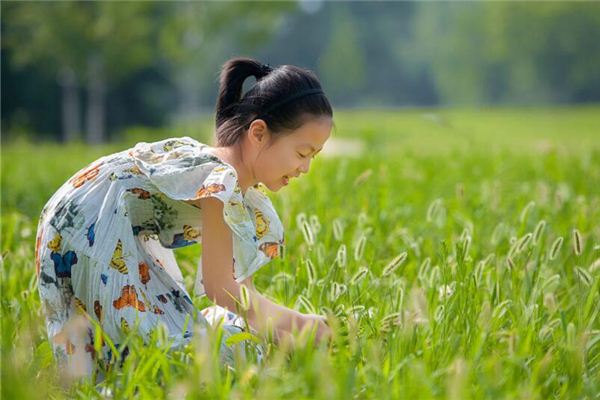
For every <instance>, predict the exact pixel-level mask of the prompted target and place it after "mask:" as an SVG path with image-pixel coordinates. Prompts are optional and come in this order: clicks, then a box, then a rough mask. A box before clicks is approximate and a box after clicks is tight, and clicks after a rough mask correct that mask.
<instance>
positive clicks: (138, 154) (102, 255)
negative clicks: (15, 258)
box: [35, 136, 284, 373]
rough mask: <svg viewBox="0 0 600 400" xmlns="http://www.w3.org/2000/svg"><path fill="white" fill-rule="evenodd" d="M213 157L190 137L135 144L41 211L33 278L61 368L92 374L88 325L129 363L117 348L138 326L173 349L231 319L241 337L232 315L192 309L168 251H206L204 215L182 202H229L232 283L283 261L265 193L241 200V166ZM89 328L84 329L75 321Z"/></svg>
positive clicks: (73, 182)
mask: <svg viewBox="0 0 600 400" xmlns="http://www.w3.org/2000/svg"><path fill="white" fill-rule="evenodd" d="M208 149H209V146H207V145H206V144H203V143H200V142H198V141H196V140H194V139H192V138H190V137H187V136H186V137H181V138H169V139H165V140H161V141H157V142H153V143H146V142H140V143H138V144H136V145H135V146H134V147H133V148H131V149H127V150H124V151H121V152H118V153H115V154H111V155H108V156H104V157H101V158H99V159H98V160H96V161H94V162H93V163H91V164H90V165H89V166H87V167H86V168H84V169H82V170H80V171H79V172H77V173H76V174H75V175H74V176H73V177H72V178H70V179H69V180H68V181H67V182H66V183H65V184H63V185H62V186H61V187H60V188H59V189H58V191H57V192H56V193H55V194H54V195H53V196H52V197H51V198H50V200H49V201H48V203H47V204H46V205H45V206H44V208H43V210H42V212H41V215H40V220H39V224H38V230H37V236H36V252H35V257H36V272H37V276H38V289H39V294H40V298H41V301H42V306H43V310H44V313H45V317H46V325H47V330H48V337H49V340H50V341H51V344H52V347H53V352H54V355H55V357H56V358H57V359H58V361H59V363H60V362H66V363H68V362H70V361H72V362H75V361H76V364H77V365H78V367H77V368H81V365H82V363H83V365H84V368H87V372H88V373H91V368H92V365H93V363H92V361H93V359H94V356H95V351H94V347H93V346H94V332H95V331H94V329H93V328H92V325H91V324H90V323H89V321H90V319H91V320H94V321H96V322H98V323H99V325H100V326H101V328H102V329H103V331H104V333H105V335H106V336H108V337H109V338H110V339H111V341H112V342H113V343H114V345H115V348H116V349H117V350H120V352H121V353H122V354H127V349H126V348H123V349H119V344H120V343H122V341H123V339H124V338H125V336H126V335H127V334H128V332H130V331H131V330H132V329H135V330H136V331H137V332H138V333H139V334H140V335H142V337H143V338H144V340H147V339H148V338H149V336H150V334H151V333H152V331H153V329H155V328H156V327H158V326H159V325H162V326H164V328H166V331H167V332H168V339H170V340H172V343H173V347H179V346H182V345H184V344H186V343H188V342H189V340H190V338H191V337H192V335H193V334H194V328H198V327H200V329H199V330H200V331H205V329H204V328H203V327H207V326H208V325H207V324H208V323H211V322H213V323H214V322H215V320H216V319H217V317H224V318H225V324H226V325H225V328H226V331H229V332H231V333H234V332H236V329H233V328H235V325H236V323H235V322H234V321H238V322H239V318H237V316H236V315H235V314H233V313H231V312H226V311H225V310H224V309H222V308H220V307H218V306H215V307H210V308H208V309H205V310H202V311H201V312H200V311H198V310H196V309H195V307H194V306H193V304H192V301H191V298H190V295H189V293H188V292H187V290H186V288H185V286H184V283H183V277H182V274H181V271H180V269H179V267H178V266H177V263H176V261H175V257H174V254H173V251H172V249H173V248H177V247H181V246H188V245H193V244H196V243H199V242H200V241H201V236H200V235H201V232H202V230H201V227H202V214H201V210H200V209H199V208H198V207H196V206H194V205H191V204H189V203H187V202H185V201H184V200H192V199H200V198H204V197H215V198H217V199H219V200H220V201H222V202H223V207H224V209H223V217H224V220H225V222H226V223H227V225H228V226H229V228H230V229H231V231H232V234H233V237H232V239H233V260H232V262H233V277H234V278H235V280H236V281H237V282H241V281H242V280H244V279H246V278H247V277H249V276H250V275H252V274H253V273H254V272H256V271H257V270H258V269H259V268H260V267H262V266H263V265H265V264H266V263H268V262H269V261H270V260H272V259H273V258H274V257H278V256H279V255H280V254H281V251H282V249H283V248H282V246H283V245H284V233H283V226H282V223H281V221H280V219H279V217H278V215H277V212H276V211H275V209H274V208H273V205H272V203H271V201H270V199H269V198H268V197H267V195H266V193H265V192H264V189H263V188H262V186H261V185H260V184H257V185H255V186H253V187H249V188H248V189H247V190H246V193H242V191H241V189H240V187H239V185H238V181H237V173H236V171H235V169H234V168H233V167H232V166H231V165H229V164H227V163H225V162H223V161H222V160H220V159H219V158H218V157H216V156H215V155H213V154H211V153H209V152H208ZM201 268H202V267H201V265H200V263H199V265H198V271H197V276H196V282H195V288H194V292H195V294H196V295H200V296H201V295H203V294H204V288H203V285H202V283H203V281H202V269H201ZM76 316H84V317H85V319H84V318H79V319H78V318H76ZM207 318H210V319H211V320H212V321H209V320H207ZM83 320H85V321H87V322H88V324H87V325H85V324H83V325H82V323H81V322H74V321H83ZM237 325H239V324H237ZM239 329H240V328H237V331H238V332H239ZM81 332H84V333H83V334H82V333H81ZM200 334H202V332H200ZM221 351H222V354H223V352H224V351H227V349H225V348H222V349H221ZM102 354H103V358H104V360H108V359H110V357H111V346H108V345H107V344H106V343H102Z"/></svg>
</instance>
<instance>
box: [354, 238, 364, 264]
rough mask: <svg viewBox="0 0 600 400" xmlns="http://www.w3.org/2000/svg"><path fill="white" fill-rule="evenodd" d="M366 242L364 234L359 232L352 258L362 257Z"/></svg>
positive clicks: (357, 259) (358, 258)
mask: <svg viewBox="0 0 600 400" xmlns="http://www.w3.org/2000/svg"><path fill="white" fill-rule="evenodd" d="M366 243H367V237H366V236H365V235H364V234H361V235H360V237H359V238H358V241H357V242H356V246H355V247H354V260H356V261H359V260H360V259H361V258H362V256H363V254H364V252H365V245H366Z"/></svg>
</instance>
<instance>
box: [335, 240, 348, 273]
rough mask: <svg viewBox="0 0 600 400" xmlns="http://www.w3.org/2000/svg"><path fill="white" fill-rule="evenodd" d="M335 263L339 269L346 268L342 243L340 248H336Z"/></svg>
mask: <svg viewBox="0 0 600 400" xmlns="http://www.w3.org/2000/svg"><path fill="white" fill-rule="evenodd" d="M336 261H337V264H338V265H339V267H340V268H346V261H347V257H346V245H345V244H343V243H342V244H340V247H339V248H338V251H337V255H336Z"/></svg>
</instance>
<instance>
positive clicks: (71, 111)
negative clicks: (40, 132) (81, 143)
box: [56, 67, 81, 142]
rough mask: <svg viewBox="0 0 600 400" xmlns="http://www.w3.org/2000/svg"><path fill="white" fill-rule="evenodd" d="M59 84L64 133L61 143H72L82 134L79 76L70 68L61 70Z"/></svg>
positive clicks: (58, 78)
mask: <svg viewBox="0 0 600 400" xmlns="http://www.w3.org/2000/svg"><path fill="white" fill-rule="evenodd" d="M56 80H57V82H58V84H59V85H60V87H61V92H62V100H61V101H62V104H61V111H62V132H61V141H62V142H71V141H73V140H75V139H77V137H78V136H79V134H80V133H81V120H80V117H79V91H78V88H77V75H76V74H75V72H74V71H73V69H71V68H70V67H63V68H61V70H60V72H59V73H58V76H57V79H56Z"/></svg>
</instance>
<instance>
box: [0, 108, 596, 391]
mask: <svg viewBox="0 0 600 400" xmlns="http://www.w3.org/2000/svg"><path fill="white" fill-rule="evenodd" d="M334 118H335V121H336V128H335V130H334V131H333V133H332V138H339V139H355V140H360V141H361V142H362V143H363V150H362V152H358V153H353V154H348V155H346V156H344V155H339V154H338V155H336V154H333V151H331V152H330V153H328V152H327V151H324V152H323V153H324V154H322V155H319V156H317V158H316V159H315V160H314V162H313V163H312V166H311V171H310V172H309V174H308V175H306V176H303V177H302V178H300V179H298V180H295V181H293V182H292V183H290V185H289V186H288V187H286V188H283V189H282V190H281V191H280V192H278V193H271V194H270V197H271V198H272V200H273V203H274V205H275V207H276V209H277V210H278V212H279V215H280V217H281V219H282V222H283V224H284V227H285V228H286V250H285V252H284V257H283V258H281V259H277V260H274V261H273V262H271V263H270V264H268V265H266V266H264V267H263V268H262V269H261V270H260V271H258V272H257V274H256V275H255V278H254V281H255V285H256V287H257V288H258V289H259V290H260V291H261V292H262V293H264V294H265V295H267V296H268V297H270V298H272V299H274V300H276V301H278V302H280V303H281V304H284V305H287V306H289V307H293V308H296V309H298V310H299V311H301V312H315V313H322V314H324V315H328V316H329V322H330V324H331V326H332V327H333V330H334V336H333V339H332V342H331V344H330V345H329V346H327V345H321V346H313V345H311V344H310V338H309V337H301V338H299V341H298V346H297V348H296V349H295V350H294V351H292V352H291V351H289V350H288V349H285V348H281V347H280V346H277V345H275V344H274V343H272V342H270V341H269V340H268V339H261V338H255V337H250V335H246V336H240V337H238V338H237V340H259V341H261V343H262V344H263V345H264V347H265V349H266V354H265V358H264V361H263V362H262V363H258V362H257V361H256V357H255V355H254V354H251V352H249V354H247V357H246V358H242V357H238V358H236V362H235V365H234V366H231V367H227V366H223V365H221V364H219V362H218V359H217V357H216V352H215V349H216V346H214V344H213V343H214V342H211V340H218V331H217V332H216V333H215V336H214V337H212V336H211V337H209V338H208V339H209V340H208V341H207V340H206V339H203V338H199V337H198V338H195V340H194V341H193V342H192V343H191V344H190V345H189V346H188V347H186V349H184V350H182V351H177V352H171V353H169V352H167V351H166V349H165V348H164V347H161V346H159V345H156V346H145V345H144V344H143V343H141V342H140V341H139V340H136V338H135V337H132V338H131V342H130V354H129V356H128V357H127V358H126V360H125V362H124V363H123V365H122V366H115V367H114V368H112V369H111V370H110V371H108V372H107V373H106V376H105V379H104V380H103V381H102V382H101V383H99V384H97V385H95V384H94V383H92V382H80V383H78V384H75V385H72V386H69V385H68V384H67V383H66V381H65V377H64V376H63V374H62V371H59V370H57V368H56V366H55V364H54V362H53V359H52V354H51V350H50V345H49V343H48V341H47V339H46V336H45V324H44V321H43V317H42V313H41V306H40V301H39V296H38V293H37V288H36V277H35V267H34V241H35V229H36V224H37V217H38V215H39V212H40V210H41V208H42V207H43V205H44V204H45V202H46V201H47V199H48V198H49V197H50V196H51V195H52V193H53V192H54V191H55V190H56V189H58V187H59V186H60V185H61V184H62V183H63V182H64V181H65V180H66V179H68V178H69V177H70V176H71V175H73V174H74V173H75V172H76V171H77V170H79V169H80V168H82V167H84V166H85V165H87V164H88V163H90V162H91V161H93V160H94V159H96V158H98V157H100V156H101V155H104V154H108V153H110V152H113V151H118V150H122V149H125V148H127V147H129V146H131V145H133V144H134V143H135V142H136V141H138V140H144V141H151V140H154V139H160V138H164V137H167V136H183V135H188V136H192V137H195V138H197V139H198V140H201V141H204V142H207V143H209V142H210V141H211V138H210V135H211V132H212V129H211V123H210V122H211V121H209V120H205V121H198V122H197V123H194V124H189V125H185V126H184V125H182V126H180V127H176V128H173V129H170V130H166V129H162V130H151V129H144V128H137V129H130V130H128V131H127V132H124V134H123V139H122V140H121V141H119V142H117V143H111V144H109V145H104V146H98V147H89V146H85V145H84V144H81V143H80V144H69V145H60V144H52V143H40V142H33V141H27V140H19V141H13V142H10V143H4V144H3V146H2V231H1V233H2V238H1V239H2V244H1V251H2V281H1V289H2V291H1V293H2V296H1V304H2V305H1V312H2V318H1V319H2V322H1V324H2V327H1V334H2V339H1V343H2V398H6V399H11V398H20V399H36V398H40V399H48V398H105V397H112V398H117V399H120V398H129V397H136V398H174V399H175V398H223V399H225V398H234V399H236V398H255V399H271V398H288V399H292V398H294V399H295V398H303V399H306V398H311V399H312V398H316V399H321V398H327V399H331V398H336V399H337V398H344V399H347V398H357V399H362V398H373V399H384V398H393V399H402V398H406V399H415V398H418V399H428V398H448V399H468V398H490V399H496V398H502V399H504V398H506V399H509V398H510V399H514V398H521V399H548V398H569V399H572V398H582V399H598V398H600V397H599V393H600V315H599V314H600V136H599V135H600V108H599V107H598V106H588V107H556V108H498V109H464V110H463V109H411V110H379V111H377V110H339V111H337V110H336V111H335V115H334ZM200 250H201V249H200V248H199V246H189V247H186V248H182V249H179V250H177V251H176V256H177V259H178V261H179V263H180V267H181V269H182V271H183V274H184V277H185V280H186V284H187V285H188V288H189V289H190V292H191V288H192V286H193V281H194V271H195V268H196V263H197V259H198V258H199V255H200ZM194 301H195V302H196V304H197V306H198V307H205V306H207V305H210V302H208V300H206V299H205V298H196V299H194ZM159 336H160V332H158V333H157V337H159Z"/></svg>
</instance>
